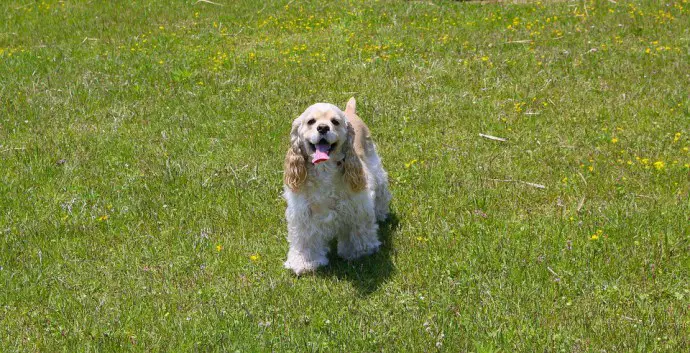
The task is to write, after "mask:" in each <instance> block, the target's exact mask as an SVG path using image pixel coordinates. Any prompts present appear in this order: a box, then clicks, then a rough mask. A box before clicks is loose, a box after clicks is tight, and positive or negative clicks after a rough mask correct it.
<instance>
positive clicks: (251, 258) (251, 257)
mask: <svg viewBox="0 0 690 353" xmlns="http://www.w3.org/2000/svg"><path fill="white" fill-rule="evenodd" d="M260 258H261V256H259V254H254V255H252V256H250V257H249V259H250V260H252V261H259V259H260Z"/></svg>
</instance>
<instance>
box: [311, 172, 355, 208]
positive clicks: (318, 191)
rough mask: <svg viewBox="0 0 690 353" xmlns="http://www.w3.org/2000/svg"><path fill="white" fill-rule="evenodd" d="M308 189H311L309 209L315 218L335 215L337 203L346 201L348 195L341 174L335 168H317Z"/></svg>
mask: <svg viewBox="0 0 690 353" xmlns="http://www.w3.org/2000/svg"><path fill="white" fill-rule="evenodd" d="M308 189H309V190H310V191H311V192H310V193H309V196H308V200H309V210H310V211H311V215H312V217H316V218H322V219H330V218H331V217H333V216H335V215H336V214H337V211H338V209H339V207H338V205H339V204H341V203H343V202H346V200H347V199H348V196H349V195H348V193H347V192H346V191H345V190H346V188H345V185H344V184H343V180H342V175H341V173H340V172H339V171H338V170H337V169H336V168H328V169H326V168H324V169H323V170H319V171H318V173H317V174H316V178H314V179H313V180H312V185H310V187H309V188H308Z"/></svg>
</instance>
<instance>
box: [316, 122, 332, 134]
mask: <svg viewBox="0 0 690 353" xmlns="http://www.w3.org/2000/svg"><path fill="white" fill-rule="evenodd" d="M330 129H331V128H330V127H328V125H326V124H321V125H319V126H317V127H316V131H318V132H319V133H320V134H325V133H327V132H328V130H330Z"/></svg>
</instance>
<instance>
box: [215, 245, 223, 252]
mask: <svg viewBox="0 0 690 353" xmlns="http://www.w3.org/2000/svg"><path fill="white" fill-rule="evenodd" d="M221 250H223V245H220V244H218V245H216V251H218V252H220V251H221Z"/></svg>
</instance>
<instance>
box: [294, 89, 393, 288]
mask: <svg viewBox="0 0 690 353" xmlns="http://www.w3.org/2000/svg"><path fill="white" fill-rule="evenodd" d="M355 104H356V103H355V99H354V98H350V100H349V101H348V102H347V106H346V108H345V111H344V112H343V111H342V110H340V109H339V108H338V107H336V106H335V105H333V104H328V103H317V104H314V105H312V106H310V107H309V108H307V110H305V111H304V113H302V115H300V116H299V117H298V118H297V119H295V120H294V121H293V122H292V132H291V133H290V148H289V149H288V151H287V155H286V156H285V174H284V183H285V186H284V190H285V192H284V197H285V199H286V200H287V210H286V211H285V217H286V218H287V224H288V236H287V238H288V242H289V243H290V248H289V250H288V254H287V261H285V268H288V269H291V270H292V271H294V272H295V273H296V274H298V275H299V274H302V273H305V272H310V271H314V270H315V269H316V268H318V267H319V266H323V265H326V264H328V258H327V257H326V255H327V254H328V251H329V242H330V241H331V240H332V239H334V238H336V239H337V242H338V255H339V256H340V257H342V258H344V259H346V260H353V259H356V258H359V257H361V256H364V255H369V254H373V253H375V252H376V251H377V250H378V248H379V246H380V245H381V242H380V241H379V239H378V235H377V231H378V224H377V221H383V220H385V219H386V217H387V216H388V204H389V202H390V199H391V194H390V192H389V191H388V175H387V174H386V171H385V170H384V169H383V165H382V164H381V159H380V158H379V156H378V154H377V153H376V146H375V145H374V142H373V141H372V139H371V135H370V134H369V129H368V128H367V126H366V125H365V124H364V122H363V121H362V120H361V119H360V118H359V117H358V116H357V115H356V114H355Z"/></svg>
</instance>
